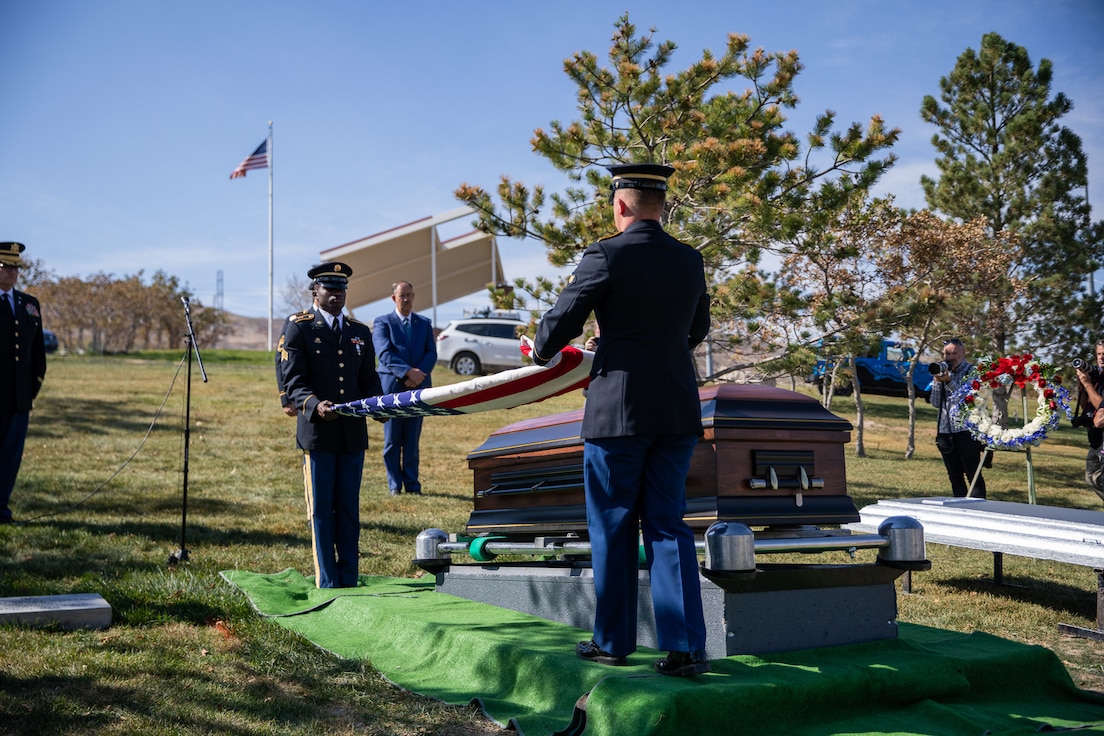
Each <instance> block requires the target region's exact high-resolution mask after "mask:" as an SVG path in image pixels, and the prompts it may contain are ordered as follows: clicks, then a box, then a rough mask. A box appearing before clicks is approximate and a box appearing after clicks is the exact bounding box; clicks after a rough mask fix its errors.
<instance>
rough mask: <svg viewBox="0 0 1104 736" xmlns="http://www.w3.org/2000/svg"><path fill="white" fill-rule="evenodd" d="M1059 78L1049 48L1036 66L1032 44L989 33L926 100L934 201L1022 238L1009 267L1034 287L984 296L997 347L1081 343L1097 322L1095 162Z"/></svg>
mask: <svg viewBox="0 0 1104 736" xmlns="http://www.w3.org/2000/svg"><path fill="white" fill-rule="evenodd" d="M1052 77H1053V69H1052V65H1051V62H1050V61H1049V60H1048V59H1042V60H1041V61H1040V62H1039V66H1038V68H1036V69H1033V68H1032V65H1031V59H1030V58H1029V56H1028V53H1027V50H1026V49H1024V48H1023V47H1021V46H1017V45H1016V44H1014V43H1010V42H1008V41H1005V40H1004V39H1003V38H1001V37H1000V36H999V35H998V34H996V33H988V34H986V35H985V36H984V37H983V38H982V41H981V50H980V51H974V50H973V49H970V48H968V49H967V50H966V51H965V52H964V53H963V54H962V55H961V56H959V58H958V61H957V63H956V64H955V67H954V69H953V70H952V71H951V74H950V76H948V77H944V78H942V79H941V80H940V82H939V86H940V90H941V94H940V100H941V101H942V104H940V101H937V100H936V99H935V98H934V97H932V96H930V95H929V96H927V97H925V98H924V101H923V105H922V107H921V117H922V118H923V119H924V120H925V121H927V122H929V123H932V124H933V125H935V126H937V127H938V128H939V132H937V133H936V134H935V135H934V136H933V138H932V143H933V145H934V146H935V147H936V149H937V150H938V152H939V157H938V158H937V159H936V165H937V166H938V167H939V172H940V174H939V177H938V178H937V179H932V178H930V177H926V176H925V177H922V179H921V183H922V185H923V187H924V193H925V196H926V198H927V201H928V204H929V205H930V206H931V207H932V208H933V209H934V210H936V211H938V212H941V213H944V214H946V215H948V216H949V217H951V218H953V219H955V220H957V221H959V222H963V223H965V222H968V221H970V220H972V219H974V218H975V217H984V218H985V220H986V221H987V223H988V228H989V234H990V237H993V238H996V237H999V236H1000V234H1001V233H1002V231H1004V230H1008V231H1010V232H1012V233H1014V234H1015V235H1017V236H1018V237H1019V238H1020V240H1021V242H1022V245H1023V248H1022V252H1021V254H1020V255H1019V256H1018V257H1017V260H1016V261H1015V262H1014V263H1012V264H1010V266H1011V268H1010V272H1011V273H1012V275H1014V276H1016V277H1018V278H1019V279H1021V280H1023V281H1024V282H1026V283H1027V284H1028V291H1027V294H1026V296H1025V297H1024V298H1021V299H1016V300H999V299H997V300H993V301H990V302H989V304H988V310H989V311H990V312H991V314H990V323H991V324H992V325H993V327H992V334H991V339H992V344H993V346H994V347H995V348H996V350H997V351H998V352H1000V353H1005V352H1007V351H1008V350H1009V349H1010V348H1013V347H1016V346H1029V347H1032V348H1033V349H1039V348H1048V347H1049V348H1050V349H1051V350H1052V352H1055V353H1057V354H1059V355H1064V354H1069V353H1070V352H1071V351H1072V352H1074V353H1075V354H1076V353H1077V352H1078V351H1079V350H1080V346H1083V345H1084V344H1086V342H1088V343H1089V344H1091V341H1090V340H1088V338H1089V336H1090V334H1091V332H1095V331H1096V330H1098V329H1099V326H1100V312H1099V302H1097V304H1096V307H1097V308H1096V309H1095V310H1094V309H1092V307H1091V305H1089V304H1087V302H1088V301H1090V300H1091V297H1090V296H1089V295H1088V294H1087V293H1086V291H1085V288H1084V284H1085V280H1086V276H1087V275H1088V274H1090V273H1091V272H1092V271H1093V270H1094V269H1095V268H1096V267H1097V266H1098V264H1099V263H1100V262H1101V261H1100V258H1101V242H1100V230H1099V226H1097V227H1093V226H1092V223H1091V221H1090V207H1089V204H1088V201H1087V197H1086V194H1085V192H1086V190H1087V184H1088V167H1087V162H1086V157H1085V154H1084V152H1083V151H1082V148H1081V140H1080V138H1078V137H1077V136H1076V135H1075V134H1074V133H1073V132H1071V131H1070V130H1069V129H1067V128H1065V127H1063V126H1062V125H1061V118H1062V117H1063V116H1064V115H1065V114H1066V113H1068V112H1069V111H1070V110H1071V109H1072V107H1073V103H1072V102H1071V101H1070V100H1069V99H1068V98H1067V97H1066V96H1065V95H1063V94H1062V93H1060V92H1059V93H1057V94H1055V95H1053V96H1052V95H1051V80H1052ZM960 267H961V268H962V269H972V267H973V264H972V263H971V262H970V261H969V260H964V261H962V262H960ZM1089 314H1093V315H1095V318H1092V317H1090V321H1088V322H1085V321H1081V322H1078V320H1084V319H1085V316H1086V315H1089Z"/></svg>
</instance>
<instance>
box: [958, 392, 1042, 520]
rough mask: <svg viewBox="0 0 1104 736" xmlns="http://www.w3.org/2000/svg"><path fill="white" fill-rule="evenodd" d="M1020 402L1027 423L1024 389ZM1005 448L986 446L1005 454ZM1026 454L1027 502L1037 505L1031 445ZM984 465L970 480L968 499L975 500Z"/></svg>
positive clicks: (988, 448)
mask: <svg viewBox="0 0 1104 736" xmlns="http://www.w3.org/2000/svg"><path fill="white" fill-rule="evenodd" d="M1020 401H1021V405H1022V406H1023V415H1022V416H1023V421H1024V423H1025V424H1026V423H1027V394H1026V393H1025V392H1024V390H1023V389H1020ZM1004 451H1005V449H1004V448H1003V447H991V446H989V445H986V447H985V452H1004ZM1024 452H1026V453H1027V502H1028V503H1030V504H1035V502H1036V500H1035V467H1034V466H1033V465H1032V464H1031V445H1027V446H1025V447H1024ZM982 465H983V463H981V462H979V463H978V466H977V469H976V470H974V477H973V479H971V480H970V487H969V488H967V489H966V498H974V485H975V484H976V483H977V480H978V478H979V477H981V466H982Z"/></svg>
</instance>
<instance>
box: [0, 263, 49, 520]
mask: <svg viewBox="0 0 1104 736" xmlns="http://www.w3.org/2000/svg"><path fill="white" fill-rule="evenodd" d="M25 248H26V246H24V245H23V244H22V243H11V242H9V243H0V524H10V523H11V521H12V512H11V509H10V508H9V507H8V502H9V501H10V500H11V495H12V489H14V488H15V478H16V476H17V475H19V465H20V463H21V462H22V460H23V444H24V443H25V442H26V439H27V427H28V425H29V423H30V416H31V404H32V402H33V401H34V400H35V397H37V396H38V392H39V390H41V389H42V381H43V379H44V378H45V377H46V342H45V340H44V338H43V333H42V310H41V309H40V308H39V305H38V300H37V299H35V298H34V297H33V296H31V295H30V294H27V293H25V292H22V291H18V290H16V288H15V282H16V281H17V280H18V279H19V269H21V268H23V267H24V266H26V265H27V264H26V262H24V260H23V258H22V255H21V254H22V253H23V251H24V250H25Z"/></svg>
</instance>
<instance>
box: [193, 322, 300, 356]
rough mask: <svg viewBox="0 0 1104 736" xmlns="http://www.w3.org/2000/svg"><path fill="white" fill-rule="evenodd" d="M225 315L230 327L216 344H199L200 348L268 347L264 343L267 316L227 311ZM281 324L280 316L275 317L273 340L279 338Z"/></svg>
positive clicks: (243, 348)
mask: <svg viewBox="0 0 1104 736" xmlns="http://www.w3.org/2000/svg"><path fill="white" fill-rule="evenodd" d="M227 316H228V317H229V318H230V329H228V330H227V331H226V332H227V334H226V335H225V336H223V337H222V338H220V339H219V341H218V343H217V344H215V345H209V346H205V345H200V349H202V348H204V347H211V348H225V349H230V350H267V349H269V346H268V345H266V343H267V342H268V317H241V316H239V315H236V314H230V313H227ZM283 316H286V315H283ZM282 326H283V321H282V317H280V318H275V319H274V322H273V327H272V340H273V342H275V341H276V340H278V339H279V338H280V328H281V327H282ZM272 347H275V346H272Z"/></svg>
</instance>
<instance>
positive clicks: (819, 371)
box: [805, 339, 932, 399]
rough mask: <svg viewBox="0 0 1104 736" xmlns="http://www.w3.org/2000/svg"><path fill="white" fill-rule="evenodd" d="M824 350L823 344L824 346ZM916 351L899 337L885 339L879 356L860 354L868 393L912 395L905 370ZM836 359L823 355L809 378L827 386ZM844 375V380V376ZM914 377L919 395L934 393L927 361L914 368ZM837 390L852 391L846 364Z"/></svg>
mask: <svg viewBox="0 0 1104 736" xmlns="http://www.w3.org/2000/svg"><path fill="white" fill-rule="evenodd" d="M822 350H823V346H822ZM915 355H916V351H915V350H914V349H913V348H911V347H908V346H906V345H904V344H902V343H900V342H897V341H896V340H887V339H883V340H882V342H881V349H880V350H879V351H878V354H877V355H876V356H870V355H868V356H856V357H855V373H856V375H857V376H858V380H859V386H860V387H861V388H862V392H863V393H864V394H879V395H882V396H908V385H907V384H906V383H905V373H906V372H907V371H908V367H909V361H911V360H912V358H913V356H915ZM832 366H833V361H832V360H831V359H830V358H828V359H821V360H818V361H817V362H816V365H815V366H813V372H812V374H810V375H809V377H808V378H806V379H805V380H806V381H808V382H809V383H815V384H816V386H817V388H818V389H821V390H823V384H824V377H825V376H829V377H830V376H831V374H832ZM841 379H842V380H841ZM912 380H913V382H914V383H915V384H916V396H917V397H918V398H924V399H926V398H928V396H930V395H931V385H932V376H931V372H930V371H929V370H928V364H927V363H918V364H917V366H916V370H915V371H914V372H913V375H912ZM837 381H839V383H837V386H836V393H837V394H841V395H844V396H846V395H848V394H850V393H851V392H852V390H853V388H854V387H853V386H852V385H851V381H850V375H849V374H848V373H847V372H846V368H845V366H842V365H841V366H840V369H839V371H838V372H837Z"/></svg>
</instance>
